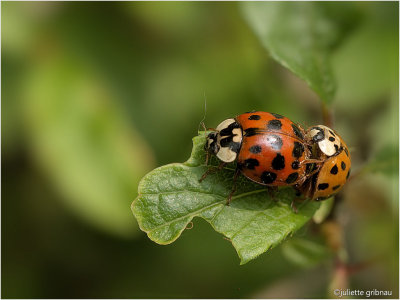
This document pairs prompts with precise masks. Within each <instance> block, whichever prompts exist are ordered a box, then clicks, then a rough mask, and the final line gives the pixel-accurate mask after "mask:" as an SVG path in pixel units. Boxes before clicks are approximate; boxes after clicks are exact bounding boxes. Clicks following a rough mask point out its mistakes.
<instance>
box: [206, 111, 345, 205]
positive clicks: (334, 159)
mask: <svg viewBox="0 0 400 300" xmlns="http://www.w3.org/2000/svg"><path fill="white" fill-rule="evenodd" d="M205 149H206V151H207V162H208V157H209V155H210V154H213V155H215V156H216V157H217V158H218V159H219V160H220V161H221V164H220V166H219V168H218V169H222V168H223V166H224V165H226V164H227V163H230V162H234V161H236V162H237V167H236V171H235V175H234V178H233V180H234V182H235V181H236V178H237V176H238V174H239V173H240V172H241V173H242V174H243V175H244V176H246V177H247V178H249V179H251V180H252V181H254V182H257V183H259V184H262V185H266V186H269V187H279V186H294V187H295V188H296V189H297V190H298V191H299V192H300V193H301V194H303V195H304V196H305V197H306V198H311V199H313V200H323V199H327V198H329V197H331V196H332V195H334V194H336V193H337V192H339V191H340V189H341V188H342V187H343V185H344V184H345V182H346V180H347V179H348V177H349V175H350V167H351V161H350V154H349V150H348V148H347V146H346V144H345V143H344V141H343V140H342V138H341V137H340V136H339V135H338V134H337V133H335V131H334V130H332V129H330V128H328V127H326V126H324V125H317V126H313V127H310V128H308V129H307V130H304V129H303V128H302V127H301V126H299V125H296V124H295V123H293V122H292V121H291V120H289V119H288V118H286V117H284V116H281V115H278V114H275V113H268V112H262V111H254V112H249V113H244V114H241V115H238V116H236V117H235V118H231V119H227V120H225V121H223V122H222V123H221V124H219V125H218V126H217V128H216V129H215V130H213V132H211V133H209V134H208V136H207V141H206V145H205ZM207 162H206V164H207ZM211 172H212V169H209V170H207V172H206V173H204V174H203V176H202V177H201V179H200V181H202V180H204V179H205V178H206V177H207V175H208V174H209V173H211ZM234 191H235V184H234V186H233V189H232V192H231V193H230V195H229V197H228V200H227V203H228V204H229V202H230V200H231V197H232V195H233V193H234Z"/></svg>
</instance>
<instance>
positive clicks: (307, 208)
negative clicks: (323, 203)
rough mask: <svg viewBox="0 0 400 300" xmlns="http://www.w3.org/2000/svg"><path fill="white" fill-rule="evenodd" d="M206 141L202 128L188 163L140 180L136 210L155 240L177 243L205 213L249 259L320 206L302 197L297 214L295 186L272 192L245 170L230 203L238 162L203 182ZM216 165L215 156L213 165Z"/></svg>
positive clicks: (212, 160)
mask: <svg viewBox="0 0 400 300" xmlns="http://www.w3.org/2000/svg"><path fill="white" fill-rule="evenodd" d="M204 143H205V136H204V133H203V134H200V135H199V136H197V137H195V138H194V139H193V151H192V155H191V157H190V159H189V160H188V161H187V162H185V163H174V164H169V165H166V166H162V167H159V168H157V169H155V170H153V171H152V172H150V173H148V174H147V175H146V176H145V177H144V178H143V179H142V180H141V182H140V184H139V191H138V192H139V196H138V198H136V199H135V200H134V202H133V203H132V211H133V214H134V215H135V217H136V219H137V220H138V223H139V226H140V228H141V229H142V230H143V231H145V232H146V233H147V235H148V237H149V238H150V239H151V240H152V241H154V242H156V243H158V244H169V243H172V242H173V241H175V240H176V239H177V238H178V237H179V236H180V234H181V233H182V231H183V230H184V229H185V228H186V226H187V225H188V224H189V222H191V220H192V219H193V217H201V218H203V219H205V220H206V221H208V222H209V223H210V224H211V226H212V227H213V228H214V229H215V230H216V231H217V232H219V233H222V234H223V235H224V236H226V237H227V238H228V239H229V240H230V241H231V242H232V244H233V246H234V247H235V249H236V251H237V253H238V255H239V257H240V259H241V264H244V263H247V262H248V261H250V260H252V259H254V258H256V257H257V256H259V255H260V254H262V253H264V252H265V251H267V250H268V249H270V248H272V247H274V246H276V245H278V244H279V243H280V242H281V241H283V240H284V239H285V238H286V237H288V236H289V235H291V234H293V233H294V232H295V231H296V230H298V229H299V228H300V227H302V226H303V225H304V224H305V223H306V222H307V221H308V220H309V219H310V218H311V217H312V215H313V214H314V212H315V211H316V210H317V208H318V206H319V204H318V203H317V202H307V203H306V202H303V203H300V204H297V207H298V213H297V214H296V213H294V212H293V211H292V209H291V207H290V204H291V202H292V200H293V199H294V198H295V191H294V190H293V189H292V188H284V189H280V190H279V191H277V192H275V193H274V194H273V195H271V193H270V192H268V190H267V189H266V188H265V187H264V186H262V185H259V184H256V183H254V182H251V181H250V180H248V179H247V178H245V177H244V176H242V175H240V176H239V178H238V180H237V190H236V192H235V194H234V196H233V198H232V202H231V204H230V205H229V206H228V205H226V199H227V197H228V195H229V193H230V191H231V189H232V178H233V174H234V169H235V166H234V165H228V167H226V168H224V169H223V170H222V171H220V172H216V173H214V174H212V175H209V176H208V177H207V178H206V179H205V180H204V181H203V182H201V183H200V182H199V178H200V177H201V176H202V174H203V173H204V172H205V171H206V170H207V166H205V165H204V162H205V151H204V148H203V147H204ZM216 165H218V162H217V160H216V159H215V158H212V159H211V163H210V166H209V167H211V166H214V167H215V166H216Z"/></svg>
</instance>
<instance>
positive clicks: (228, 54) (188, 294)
mask: <svg viewBox="0 0 400 300" xmlns="http://www.w3.org/2000/svg"><path fill="white" fill-rule="evenodd" d="M315 5H320V6H324V7H323V8H324V9H326V8H329V11H330V12H331V13H333V14H336V16H337V19H338V21H339V22H340V24H341V26H342V27H341V28H342V30H343V32H342V34H343V38H342V39H341V40H340V43H339V44H338V45H335V47H334V48H333V50H332V53H331V62H332V67H333V72H334V75H335V77H336V80H337V87H338V89H337V93H336V96H335V99H334V102H333V104H332V106H331V109H332V111H333V112H334V127H335V129H336V130H337V131H338V132H340V134H341V135H342V137H343V138H344V139H345V140H346V141H347V144H348V146H349V147H350V148H351V153H352V157H353V172H354V173H355V174H357V176H356V177H354V178H353V179H352V180H351V181H350V182H349V183H348V185H347V187H346V189H345V190H344V191H343V193H342V194H341V197H340V203H339V204H338V207H337V215H338V216H339V218H340V221H341V222H342V224H343V226H344V233H345V236H344V239H345V244H346V249H347V252H348V260H349V262H351V263H355V264H363V263H364V262H368V263H366V264H365V265H366V266H365V267H364V268H360V270H357V271H356V272H353V273H352V274H351V275H350V277H349V279H348V280H349V287H350V288H352V289H363V290H371V289H384V290H391V291H393V297H398V180H399V179H398V142H399V141H398V111H399V107H398V103H399V102H398V97H399V96H398V80H399V79H398V65H399V62H398V53H399V51H398V36H399V33H398V3H396V2H382V3H378V2H368V3H367V2H351V3H340V2H338V3H316V4H315ZM328 5H329V7H328ZM1 17H2V18H1V25H2V26H1V28H2V36H1V45H2V53H1V55H2V60H1V61H2V64H1V71H2V80H1V83H2V89H1V91H2V93H1V96H2V104H1V108H2V114H1V117H2V123H1V125H2V131H1V132H2V148H1V150H2V151H1V153H2V164H1V170H2V181H1V182H2V201H1V208H2V209H1V212H2V214H1V222H2V223H1V225H2V226H1V230H2V231H1V233H2V244H1V245H2V251H1V254H2V264H1V271H2V274H1V275H2V282H1V283H2V284H1V292H2V295H1V296H2V297H3V298H138V297H140V298H206V297H211V298H241V297H246V298H260V297H261V298H269V297H270V298H277V297H279V298H281V297H289V298H290V297H325V296H326V295H328V294H329V291H328V289H329V285H330V284H331V283H332V280H334V279H333V278H334V277H333V274H334V259H333V256H332V253H330V252H329V251H327V250H326V245H325V244H324V243H323V241H321V239H320V238H319V236H318V235H319V233H318V230H315V228H314V227H315V226H314V227H313V226H308V227H307V228H305V229H304V230H302V231H301V232H300V233H299V234H298V236H299V237H297V241H303V242H301V243H297V244H296V239H294V240H293V241H288V242H285V243H283V244H282V245H281V246H279V247H277V248H275V249H273V250H271V251H269V253H267V254H264V255H262V256H260V257H259V258H258V259H256V260H254V261H252V262H250V263H248V264H246V265H244V266H239V259H238V257H237V255H236V253H235V250H234V248H233V247H232V245H230V243H229V242H228V241H226V240H224V239H223V238H222V236H221V235H219V234H218V233H216V232H214V231H213V230H212V228H211V227H210V226H209V225H208V224H207V223H206V222H205V221H203V220H201V219H195V220H194V227H193V228H192V229H191V230H186V231H185V232H184V233H183V234H182V236H181V237H180V238H179V239H178V240H177V241H176V242H175V243H173V244H172V245H168V246H160V245H157V244H155V243H153V242H151V241H150V240H149V239H148V238H147V237H146V235H145V234H144V233H143V232H141V231H140V230H139V229H138V226H137V223H136V221H135V219H134V218H133V216H132V213H131V211H130V204H131V202H132V201H133V199H134V198H135V197H136V196H137V185H138V182H139V180H140V178H141V177H143V176H144V174H146V172H148V171H150V170H152V169H153V168H155V167H157V166H160V165H163V164H167V163H171V162H183V161H185V160H186V159H187V158H188V157H189V155H190V151H191V138H192V137H193V136H195V135H196V134H197V130H198V125H199V122H200V121H201V120H202V118H203V116H204V103H205V100H206V103H207V114H206V120H205V121H206V124H207V126H209V127H213V126H216V125H217V124H218V123H219V122H220V121H221V120H224V119H225V118H228V117H231V116H235V115H237V114H239V113H242V112H245V111H249V110H254V109H255V110H264V111H271V112H276V113H279V114H283V115H285V116H287V117H289V118H290V119H292V120H293V121H295V122H298V123H300V124H303V125H304V126H308V125H314V124H319V123H321V122H322V118H321V112H320V106H321V104H320V100H319V99H318V97H317V96H316V95H315V94H314V93H313V92H312V91H311V90H310V89H309V87H308V86H307V85H306V84H305V83H304V82H303V81H302V80H300V79H298V78H297V77H295V76H294V75H293V74H291V73H290V72H289V71H287V70H286V69H285V68H283V67H282V66H280V65H279V64H278V63H276V62H275V61H274V60H273V59H271V58H270V56H269V55H268V53H267V52H266V50H265V49H264V48H263V47H262V45H261V43H260V41H259V40H258V39H257V37H256V35H255V34H254V33H253V32H252V30H251V28H250V26H249V25H248V24H247V23H246V19H245V18H244V16H243V11H242V3H237V2H236V3H233V2H223V3H218V2H215V3H211V2H167V3H165V2H163V3H159V2H148V3H143V2H132V3H129V2H121V3H118V2H117V3H110V2H106V3H104V2H101V3H100V2H97V3H85V2H79V3H72V2H71V3H68V2H2V3H1ZM338 201H339V200H338ZM310 228H311V229H310ZM313 228H314V229H313ZM304 241H305V243H304Z"/></svg>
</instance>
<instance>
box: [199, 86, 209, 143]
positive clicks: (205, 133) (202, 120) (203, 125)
mask: <svg viewBox="0 0 400 300" xmlns="http://www.w3.org/2000/svg"><path fill="white" fill-rule="evenodd" d="M206 113H207V98H206V92H205V91H204V116H203V119H201V121H200V123H199V126H198V128H197V132H199V131H200V125H201V127H203V129H204V135H205V136H206V135H207V128H206V125H205V124H204V120H205V119H206Z"/></svg>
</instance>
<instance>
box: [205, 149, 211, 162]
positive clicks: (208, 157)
mask: <svg viewBox="0 0 400 300" xmlns="http://www.w3.org/2000/svg"><path fill="white" fill-rule="evenodd" d="M209 159H210V152H209V151H207V153H206V163H205V165H206V166H208V160H209Z"/></svg>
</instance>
